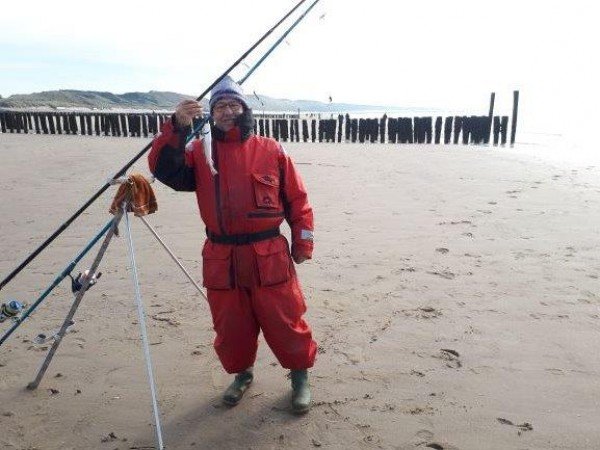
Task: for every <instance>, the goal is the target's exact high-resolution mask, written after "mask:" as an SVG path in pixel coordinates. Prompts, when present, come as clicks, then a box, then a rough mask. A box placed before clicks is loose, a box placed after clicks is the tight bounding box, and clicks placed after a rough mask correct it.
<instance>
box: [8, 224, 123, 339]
mask: <svg viewBox="0 0 600 450" xmlns="http://www.w3.org/2000/svg"><path fill="white" fill-rule="evenodd" d="M113 223H114V219H110V220H109V221H108V222H107V223H106V225H104V227H103V228H102V230H100V232H99V233H98V234H96V236H94V238H93V239H92V240H91V241H90V242H88V244H87V245H86V246H85V248H84V249H83V250H82V251H81V252H80V253H79V254H78V255H77V256H76V257H75V258H74V259H73V261H71V262H70V263H69V265H67V267H65V268H64V270H63V271H62V272H61V273H60V275H58V276H57V277H56V278H55V279H54V281H53V282H52V284H50V286H48V288H47V289H46V290H45V291H44V292H43V293H42V295H40V296H39V297H38V299H37V300H36V301H35V302H34V303H33V304H32V305H31V306H30V307H29V308H28V309H27V311H25V312H24V313H23V314H22V315H21V316H19V317H16V316H15V318H13V320H14V322H15V323H14V324H13V325H12V327H10V328H9V329H8V330H7V331H6V333H4V335H3V336H2V337H0V346H2V344H4V342H5V341H6V340H7V339H8V338H9V337H10V335H11V334H13V333H14V332H15V330H16V329H17V328H19V326H21V324H22V323H23V321H24V320H25V319H27V318H28V317H29V316H30V315H31V314H32V313H33V312H34V311H35V310H36V308H37V307H38V306H39V305H40V303H42V302H43V301H44V299H45V298H46V297H48V295H50V293H51V292H52V291H53V290H54V288H55V287H56V286H58V285H59V284H60V283H61V281H62V280H64V279H65V278H67V277H68V276H69V275H70V274H71V272H72V271H73V269H75V266H77V263H79V261H81V260H82V259H83V257H84V256H85V255H86V254H87V253H88V252H89V251H90V250H91V249H92V248H93V247H94V245H96V242H98V241H99V240H100V238H102V236H104V235H105V234H106V233H108V231H109V230H110V228H111V227H112V225H113ZM90 281H91V280H90Z"/></svg>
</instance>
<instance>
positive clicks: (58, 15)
mask: <svg viewBox="0 0 600 450" xmlns="http://www.w3.org/2000/svg"><path fill="white" fill-rule="evenodd" d="M294 4H295V1H294V0H254V1H248V0H220V1H216V2H208V1H195V2H185V1H182V2H165V1H160V2H157V1H124V0H119V1H116V0H102V1H99V2H86V3H82V2H81V1H80V0H79V1H69V0H54V1H46V0H44V1H42V0H29V1H28V2H14V1H13V2H3V4H2V7H1V8H0V94H1V95H3V96H8V95H11V94H15V93H31V92H39V91H42V90H53V89H88V90H103V91H111V92H114V93H123V92H131V91H148V90H169V91H175V92H181V93H186V94H190V95H198V94H199V93H200V92H202V91H203V90H204V88H205V87H206V86H207V85H208V84H209V83H210V82H211V81H212V80H213V79H214V78H216V77H217V76H218V75H219V74H220V73H221V72H222V71H223V70H224V69H226V68H227V66H228V65H229V64H231V63H232V62H233V61H234V60H235V59H236V58H237V57H238V56H239V55H240V54H241V53H243V51H244V50H246V48H248V47H249V46H250V45H251V44H252V43H253V42H254V41H255V40H256V39H258V38H259V37H260V36H261V35H262V33H264V32H265V31H266V30H267V29H268V28H269V27H270V26H271V25H273V24H274V23H275V22H276V21H277V20H278V19H279V18H280V17H281V16H282V15H283V14H284V13H285V12H286V11H287V10H289V9H290V8H291V7H292V6H293V5H294ZM309 4H310V0H307V2H306V6H308V5H309ZM597 17H598V14H597V13H596V12H595V9H593V8H592V2H585V1H581V0H580V1H577V0H572V1H569V2H567V1H560V2H559V1H546V2H538V1H528V0H503V1H483V0H452V1H448V0H413V1H402V0H369V1H355V0H321V1H320V3H319V4H318V5H317V6H316V7H315V9H314V10H313V11H312V12H311V13H310V15H309V16H307V18H306V19H305V21H303V22H302V23H301V24H300V25H299V26H298V27H297V28H296V30H294V31H293V32H292V34H291V35H290V36H289V38H288V39H287V42H286V43H285V44H282V45H281V46H280V47H279V48H278V49H277V50H276V51H275V52H274V53H273V54H272V56H271V57H270V58H269V59H268V60H267V61H266V62H265V64H264V65H263V66H262V67H261V68H259V69H258V70H257V72H256V73H255V74H254V75H253V76H252V77H251V78H250V79H249V80H248V81H247V83H246V84H245V86H244V88H245V90H246V92H248V93H252V91H254V90H255V91H257V92H259V93H263V94H266V95H270V96H274V97H283V98H291V99H312V100H320V101H327V100H328V97H329V96H330V95H331V96H332V98H333V100H334V101H335V102H351V103H363V104H376V105H397V106H423V107H441V108H450V109H456V110H459V109H467V110H469V111H472V112H473V113H477V114H479V113H484V114H485V113H487V108H488V102H489V94H490V92H491V91H495V92H496V95H497V102H498V108H499V109H500V111H499V112H505V113H508V112H509V109H510V104H511V101H512V90H513V89H519V90H520V91H521V97H522V98H521V115H522V119H523V121H524V122H525V123H526V124H527V125H528V126H529V127H530V128H531V129H534V130H538V129H539V130H544V131H548V130H552V129H554V127H556V125H557V124H558V123H559V122H566V123H567V125H566V128H573V127H577V126H580V125H576V122H579V119H577V120H575V119H573V115H571V116H569V117H566V115H565V111H567V112H569V113H572V114H575V113H578V114H580V116H581V117H591V116H592V115H594V116H595V115H596V113H595V111H596V109H597V105H598V103H597V102H598V100H599V96H598V88H597V87H596V84H597V83H598V80H599V79H600V70H599V69H598V63H597V60H598V52H597V44H595V43H596V42H598V41H600V39H599V38H600V36H599V35H600V32H599V31H598V28H599V27H598V25H597V23H596V21H597ZM272 41H273V40H271V41H270V42H272ZM266 48H267V46H263V47H262V51H265V50H266ZM260 53H261V50H260V49H259V52H258V53H255V54H254V55H251V56H250V57H249V58H248V60H247V61H246V63H247V64H248V65H252V63H253V62H255V61H256V60H257V59H258V58H259V57H260ZM245 70H246V67H244V66H240V70H237V71H235V72H234V78H241V77H242V76H243V75H244V71H245ZM586 120H590V121H591V119H586ZM588 125H590V126H591V125H593V124H592V123H591V122H588Z"/></svg>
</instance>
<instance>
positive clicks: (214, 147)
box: [212, 141, 227, 235]
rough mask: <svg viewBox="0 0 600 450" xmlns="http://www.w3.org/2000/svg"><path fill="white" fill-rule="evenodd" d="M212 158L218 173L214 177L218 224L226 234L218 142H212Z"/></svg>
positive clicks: (222, 232)
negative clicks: (222, 207) (222, 209)
mask: <svg viewBox="0 0 600 450" xmlns="http://www.w3.org/2000/svg"><path fill="white" fill-rule="evenodd" d="M212 156H213V164H214V166H215V170H216V171H217V173H216V174H215V176H214V177H213V179H214V183H215V207H216V209H217V222H218V223H219V230H220V231H221V234H223V235H224V234H227V233H225V227H224V226H223V213H222V211H221V176H220V173H221V172H220V171H219V152H218V150H217V143H216V141H212Z"/></svg>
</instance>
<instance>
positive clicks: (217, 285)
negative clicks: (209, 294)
mask: <svg viewBox="0 0 600 450" xmlns="http://www.w3.org/2000/svg"><path fill="white" fill-rule="evenodd" d="M231 252H232V249H231V247H230V246H228V245H220V244H215V243H213V242H210V241H208V240H207V241H206V243H205V244H204V248H203V249H202V280H203V283H202V284H203V286H204V287H205V288H207V289H221V290H223V289H233V266H232V261H231Z"/></svg>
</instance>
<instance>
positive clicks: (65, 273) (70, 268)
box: [0, 0, 320, 346]
mask: <svg viewBox="0 0 600 450" xmlns="http://www.w3.org/2000/svg"><path fill="white" fill-rule="evenodd" d="M319 1H320V0H314V1H313V3H312V4H311V5H310V7H309V8H308V9H307V10H306V11H305V12H304V13H303V14H302V15H301V16H300V17H299V18H298V19H297V20H296V21H295V22H294V23H293V24H292V25H291V26H290V27H289V28H288V29H287V31H286V32H285V33H284V34H283V36H282V37H281V38H280V39H278V40H277V42H275V44H273V45H272V46H271V47H270V48H269V50H268V51H267V53H266V55H269V54H271V52H272V51H273V50H274V49H275V48H276V47H277V46H278V45H279V44H280V43H281V42H283V40H284V39H285V37H286V36H287V35H288V34H289V33H290V32H291V31H292V30H293V29H294V28H295V27H296V25H298V24H299V23H300V22H301V21H302V19H303V18H304V17H305V16H306V14H307V13H308V12H309V11H310V10H311V9H312V8H313V7H314V6H315V5H316V4H317V3H318V2H319ZM265 59H266V57H265V56H263V57H262V58H261V59H260V60H259V61H258V62H257V63H256V64H255V65H254V66H253V67H252V68H251V69H250V70H249V72H248V73H247V74H246V75H245V76H244V77H243V78H242V79H241V80H240V82H239V83H240V84H242V83H243V82H244V81H246V80H247V79H248V77H249V75H250V74H251V73H253V72H254V71H255V70H256V69H257V68H258V66H260V65H261V64H262V63H263V62H264V61H265ZM203 95H205V93H203ZM209 119H210V116H208V115H207V116H205V117H203V118H202V119H201V121H200V122H199V124H198V125H197V126H196V128H195V129H194V131H193V132H192V133H191V134H189V135H188V136H187V138H186V143H187V142H188V141H189V140H191V139H192V138H193V137H194V133H196V132H198V131H199V130H200V129H202V127H203V126H204V125H205V124H206V123H207V122H208V120H209ZM150 145H151V144H150ZM139 156H141V154H140V155H138V157H139ZM125 170H126V169H125ZM119 177H120V175H118V176H115V177H113V178H112V179H111V180H109V182H108V184H109V185H112V184H114V180H116V179H117V178H119ZM142 220H143V218H142ZM112 222H113V219H111V220H110V221H109V222H108V223H107V224H106V225H105V226H104V228H103V229H102V230H101V231H100V232H99V233H98V234H97V235H96V236H95V237H94V239H93V240H92V241H91V242H90V243H89V244H88V245H87V246H86V248H85V249H84V250H83V251H82V252H81V253H80V254H79V255H77V257H76V258H75V259H74V260H73V261H72V262H71V263H70V264H69V265H68V266H67V267H66V268H65V269H64V270H63V272H62V273H61V274H60V275H59V276H58V277H57V278H56V279H55V280H54V282H53V283H52V284H51V285H50V287H48V289H46V291H44V293H43V294H42V295H41V296H40V297H39V298H38V299H37V300H36V301H35V302H34V303H33V305H31V307H29V309H27V311H25V312H24V313H23V314H22V316H21V317H20V318H18V319H16V320H15V319H13V320H15V323H14V325H13V326H12V327H11V328H10V329H9V330H8V331H7V332H6V333H5V334H4V335H3V336H1V337H0V346H2V344H3V343H4V342H5V341H6V340H7V339H8V338H9V337H10V335H11V334H12V333H13V332H14V331H15V330H16V329H17V328H18V327H19V326H20V325H21V323H22V322H23V321H24V320H25V319H27V317H29V315H31V313H33V312H34V311H35V310H36V309H37V307H38V306H39V305H40V303H42V301H44V299H45V298H46V297H47V296H48V295H49V294H50V292H51V291H52V290H53V289H54V288H55V287H56V286H57V285H58V284H59V283H60V282H61V281H62V280H63V279H65V278H66V277H67V276H69V275H70V273H71V272H72V271H73V269H74V268H75V266H76V264H77V263H78V262H79V261H80V260H81V259H82V258H83V256H84V255H85V254H86V253H87V252H88V251H89V250H90V249H91V248H92V247H93V246H94V245H95V243H96V242H98V240H99V239H100V238H101V237H102V236H103V235H104V234H106V233H107V232H108V230H109V229H110V227H111V224H112ZM144 223H146V221H144ZM146 224H147V223H146ZM147 225H148V224H147ZM148 226H149V225H148ZM159 240H160V239H159ZM161 243H162V242H161ZM163 246H164V244H163ZM165 248H166V247H165ZM41 250H43V249H40V251H41ZM167 251H169V250H168V249H167ZM169 254H171V252H169ZM171 256H173V255H172V254H171ZM34 257H35V255H34ZM31 259H33V257H32V258H31ZM180 267H181V266H180ZM184 272H185V269H184ZM186 275H187V273H186ZM188 278H189V275H188ZM9 281H10V280H9ZM194 284H195V283H194Z"/></svg>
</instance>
